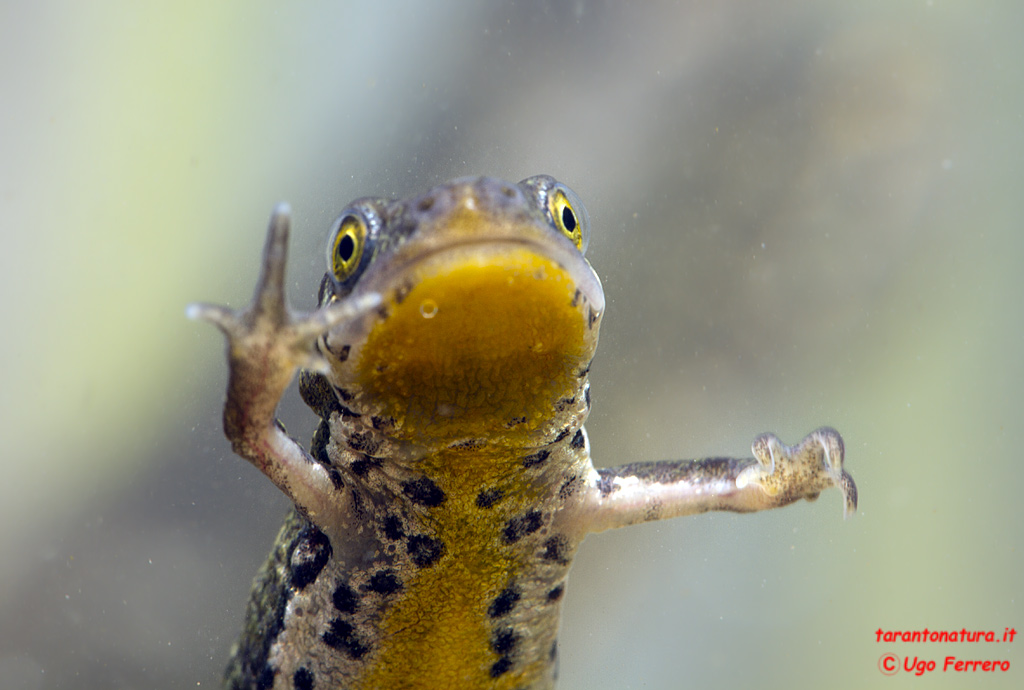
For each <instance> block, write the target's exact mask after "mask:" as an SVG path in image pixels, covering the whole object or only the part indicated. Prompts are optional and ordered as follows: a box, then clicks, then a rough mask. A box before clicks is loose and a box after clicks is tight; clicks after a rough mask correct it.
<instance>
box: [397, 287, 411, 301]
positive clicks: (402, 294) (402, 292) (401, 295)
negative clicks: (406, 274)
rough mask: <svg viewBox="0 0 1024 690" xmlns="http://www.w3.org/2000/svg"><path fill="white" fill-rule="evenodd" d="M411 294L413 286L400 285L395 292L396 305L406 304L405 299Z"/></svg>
mask: <svg viewBox="0 0 1024 690" xmlns="http://www.w3.org/2000/svg"><path fill="white" fill-rule="evenodd" d="M410 292H412V285H410V284H408V283H406V284H404V285H399V286H398V288H397V289H396V290H395V304H401V303H402V302H404V301H405V298H406V297H408V296H409V293H410Z"/></svg>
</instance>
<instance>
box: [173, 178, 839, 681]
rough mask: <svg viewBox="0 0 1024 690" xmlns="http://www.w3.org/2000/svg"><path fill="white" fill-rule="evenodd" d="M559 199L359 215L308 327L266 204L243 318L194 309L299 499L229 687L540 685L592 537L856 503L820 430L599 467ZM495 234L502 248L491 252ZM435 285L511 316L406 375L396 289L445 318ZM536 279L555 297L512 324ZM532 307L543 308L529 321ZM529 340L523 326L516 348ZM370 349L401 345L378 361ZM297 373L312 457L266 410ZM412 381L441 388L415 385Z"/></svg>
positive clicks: (453, 195) (592, 294)
mask: <svg viewBox="0 0 1024 690" xmlns="http://www.w3.org/2000/svg"><path fill="white" fill-rule="evenodd" d="M557 189H559V187H558V186H557V183H555V182H554V181H553V180H551V179H550V178H546V177H538V178H531V179H530V180H526V181H524V182H523V183H520V185H509V184H507V183H504V182H501V181H498V180H493V179H490V178H474V179H464V180H457V181H453V182H451V183H448V184H446V185H442V186H440V187H437V188H435V189H433V190H431V191H429V192H428V193H427V194H425V195H423V196H421V197H417V198H415V199H411V200H409V201H398V202H394V201H386V200H360V201H357V202H354V204H353V205H352V206H350V211H349V212H350V213H356V214H358V216H359V218H361V219H363V220H365V222H366V225H365V227H366V228H367V237H368V238H369V239H368V243H367V252H369V254H368V255H366V256H364V257H362V258H361V259H360V260H361V261H362V264H361V265H360V268H359V270H358V271H357V272H356V273H355V274H354V275H352V276H348V275H346V276H343V279H339V278H338V276H336V275H332V274H329V275H328V276H327V277H325V280H324V283H323V285H322V288H321V294H320V303H321V308H320V309H319V310H318V311H317V312H314V313H313V314H310V315H295V314H292V313H291V312H290V311H289V309H288V308H287V306H286V303H285V299H284V289H283V285H284V263H285V249H286V244H287V234H288V214H287V210H286V209H284V208H279V209H278V210H277V211H276V212H275V215H274V217H273V218H272V220H271V224H270V230H269V232H268V239H267V245H266V249H265V252H264V261H263V272H262V274H261V278H260V281H259V284H258V286H257V291H256V296H255V298H254V302H253V305H251V306H250V307H249V308H248V309H246V310H243V311H240V312H235V311H232V310H228V309H225V308H221V307H213V306H208V305H201V306H196V307H194V308H193V311H192V314H193V315H194V316H198V317H202V318H205V319H208V320H210V321H213V322H214V323H216V324H217V325H218V326H219V327H221V328H222V330H224V331H225V333H227V335H228V338H229V361H230V365H231V377H230V381H229V386H228V400H227V404H226V406H225V430H226V433H227V435H228V437H229V439H231V441H232V444H233V447H234V449H235V450H236V452H238V453H239V454H240V455H241V456H242V457H244V458H246V459H248V460H249V461H250V462H253V463H254V464H255V465H256V466H257V467H259V468H260V469H261V470H263V471H264V472H265V473H266V474H267V475H268V477H270V478H271V480H273V481H274V482H275V483H276V484H277V485H278V486H279V487H280V488H281V489H282V490H283V491H285V493H286V494H288V495H289V496H290V497H291V498H292V500H293V501H294V502H295V505H296V509H295V511H294V513H293V514H292V515H290V516H289V518H288V519H287V520H286V522H285V525H284V527H283V528H282V530H281V533H280V535H279V537H278V540H277V543H276V545H275V547H274V549H273V551H272V553H271V555H270V558H269V560H268V562H267V563H266V565H265V566H264V567H263V569H262V570H261V571H260V573H259V574H258V575H257V578H256V582H255V584H254V587H253V594H252V598H251V601H250V604H249V607H248V611H247V615H246V621H247V622H246V626H245V629H244V630H243V633H242V636H241V638H240V640H239V642H238V644H237V646H236V648H235V650H234V652H233V655H232V659H231V663H230V665H229V667H228V671H227V675H226V687H228V688H234V689H238V690H241V689H243V688H244V689H252V688H277V689H282V688H294V689H296V690H310V689H312V688H318V689H323V688H353V689H354V688H389V689H391V688H508V689H510V690H511V689H514V688H523V689H525V688H531V689H541V688H552V687H553V686H554V682H555V676H556V669H557V664H556V647H557V643H556V639H557V632H558V623H559V609H560V605H561V600H562V598H563V594H564V592H565V586H566V579H567V576H568V572H569V568H570V565H571V563H572V559H573V556H574V554H575V553H576V550H577V548H578V547H579V544H580V542H581V541H582V540H583V538H584V537H585V536H586V535H587V534H588V533H590V532H595V531H601V530H604V529H609V528H613V527H619V526H623V525H628V524H633V523H636V522H642V521H646V520H654V519H662V518H668V517H673V516H676V515H683V514H692V513H698V512H703V511H706V510H732V511H740V512H746V511H754V510H761V509H766V508H773V507H777V506H782V505H786V504H788V503H792V502H793V501H796V500H799V499H800V498H807V499H813V498H815V497H817V495H818V493H820V492H821V491H822V490H823V489H825V488H828V487H830V486H838V487H839V488H840V489H841V490H842V491H843V493H844V496H845V508H846V512H847V514H849V513H852V512H853V511H854V510H855V509H856V500H857V494H856V487H855V485H854V484H853V480H852V479H851V478H850V476H849V474H847V473H846V472H845V471H844V470H843V469H842V462H843V445H842V439H841V438H840V436H839V435H838V434H837V433H836V432H835V431H833V430H831V429H820V430H818V431H816V432H814V433H812V434H811V435H809V436H808V437H807V438H805V439H804V441H802V442H801V443H800V444H798V445H797V446H794V447H787V446H784V445H783V444H781V443H780V442H779V441H778V439H776V438H775V437H774V436H771V435H765V436H762V437H759V438H758V439H757V440H756V441H755V443H754V455H755V457H754V458H752V459H746V460H735V459H724V458H719V459H706V460H699V461H692V462H667V463H646V464H645V463H639V464H631V465H625V466H623V467H619V468H613V469H602V470H595V469H594V467H593V465H592V463H591V460H590V448H589V444H588V441H587V437H586V433H585V431H584V430H583V423H584V421H585V420H586V417H587V414H588V412H589V409H590V385H589V382H588V377H587V374H588V371H589V364H590V360H591V359H592V357H593V355H594V350H595V348H596V345H597V332H598V329H599V327H600V320H601V317H602V316H603V311H604V298H603V293H601V291H600V283H599V281H597V278H596V276H595V275H594V274H593V272H592V269H591V268H590V266H589V264H588V263H587V262H586V260H585V259H583V257H582V254H581V253H580V252H579V251H578V250H577V246H579V239H578V233H577V240H576V242H577V246H573V244H572V242H570V241H569V240H571V239H572V238H571V237H570V238H569V239H567V238H566V235H567V234H568V233H567V232H566V231H567V230H571V229H572V227H574V226H575V223H576V221H575V219H572V222H570V224H569V227H568V228H566V227H565V226H564V225H563V224H562V221H561V220H560V218H559V213H560V212H561V211H559V210H557V209H556V210H555V211H554V212H553V211H552V209H553V208H555V207H554V206H552V203H551V200H552V194H554V193H555V192H556V191H557ZM581 212H582V209H578V211H577V213H581ZM344 215H345V214H343V216H344ZM579 217H580V220H581V222H582V221H583V220H584V217H583V216H579ZM336 227H337V226H336ZM559 230H561V231H562V232H561V233H560V232H559ZM492 236H495V237H501V238H504V239H503V240H502V241H503V242H504V244H503V245H502V246H501V247H500V248H499V249H498V250H495V249H494V248H493V247H491V246H490V245H489V243H490V240H489V239H488V238H490V237H492ZM524 246H526V247H528V249H526V250H523V249H522V247H524ZM584 246H585V245H584ZM466 247H471V249H470V250H466ZM371 250H372V251H371ZM467 251H469V253H468V254H466V252H467ZM520 254H521V256H520ZM421 257H431V258H430V259H429V260H428V261H423V260H421ZM438 257H440V258H438ZM538 257H540V258H538ZM492 261H493V262H496V263H501V262H507V263H506V265H505V267H504V268H503V269H502V270H503V271H505V273H500V272H499V274H497V275H501V276H505V275H506V274H507V275H510V276H511V275H513V274H514V275H516V276H519V277H516V278H515V279H513V278H511V277H510V278H508V283H509V285H510V286H511V287H510V288H509V289H510V290H515V289H519V288H520V287H521V288H522V289H523V290H524V292H521V293H515V294H516V297H515V299H511V298H509V297H508V296H507V295H504V294H502V293H501V290H502V289H503V286H504V282H503V281H504V280H505V279H504V277H502V278H501V280H498V281H492V278H493V276H494V275H496V274H495V273H494V272H493V271H492V270H491V268H490V267H489V265H488V264H489V262H492ZM431 262H432V263H431ZM428 264H429V267H427V268H424V266H427V265H428ZM396 266H397V267H398V268H395V267H396ZM438 266H440V267H438ZM467 267H468V268H467ZM524 267H528V268H524ZM460 270H461V271H463V273H458V271H460ZM449 275H452V276H455V275H457V276H458V279H459V280H461V281H465V280H466V279H467V278H466V277H465V276H467V275H468V276H469V279H470V280H475V279H477V278H479V279H480V281H481V282H480V285H481V286H482V287H474V288H472V289H471V290H470V291H469V294H470V297H466V295H463V294H462V293H458V292H456V293H453V294H455V295H457V296H458V300H462V301H465V300H467V299H477V298H479V299H481V300H493V304H489V305H487V309H485V310H484V311H483V312H480V314H484V315H486V314H487V313H489V312H492V311H493V312H504V310H506V309H508V310H510V312H509V314H511V315H509V314H505V316H506V317H507V318H514V319H517V322H516V323H517V324H519V325H517V326H516V328H513V329H512V330H509V331H507V332H502V333H500V334H499V335H496V336H495V337H494V338H493V339H488V338H489V337H490V336H488V335H487V332H489V330H488V329H492V330H493V329H500V328H502V327H504V322H503V321H500V320H497V319H496V320H494V321H490V320H487V319H486V318H483V317H481V316H480V315H479V314H477V315H475V316H474V317H473V319H470V320H469V321H467V322H466V323H469V324H471V325H473V326H475V325H477V324H479V325H480V328H481V329H483V331H485V333H484V334H483V335H480V336H479V338H480V340H479V341H478V340H474V338H476V337H477V336H476V334H473V333H469V332H468V331H467V330H466V329H465V326H464V324H463V323H460V325H459V328H460V329H462V331H454V333H455V334H456V335H458V337H453V336H452V332H445V334H444V336H443V338H445V340H442V341H441V342H440V345H441V347H440V349H439V350H436V352H440V353H441V356H442V357H443V358H447V357H448V356H449V354H451V356H454V357H457V358H458V357H462V358H461V359H458V360H457V362H456V363H455V364H454V365H452V364H450V363H449V364H447V365H446V364H443V363H438V364H437V367H438V371H437V372H435V371H433V368H432V365H431V364H430V363H429V362H428V363H426V364H423V363H417V362H414V363H413V364H412V365H410V366H408V367H406V368H405V369H403V368H402V367H401V366H400V365H399V364H398V363H400V362H401V361H404V360H405V359H406V358H407V356H411V355H415V354H417V353H420V352H422V351H425V350H426V349H428V348H429V345H428V344H425V340H426V338H427V337H428V336H425V335H424V333H426V334H429V333H432V331H420V330H416V331H415V333H416V337H415V338H413V337H410V338H408V339H407V340H408V343H406V342H405V341H403V340H402V337H401V336H402V335H403V334H404V333H405V331H404V330H402V329H403V328H404V326H402V324H404V323H405V322H404V321H403V319H408V323H409V324H411V326H410V328H414V329H421V328H425V327H426V326H433V325H434V324H433V323H431V324H423V323H421V322H420V321H418V320H417V316H416V312H415V311H412V310H413V309H414V307H415V305H413V306H410V305H409V302H408V301H407V300H422V302H420V306H419V309H420V314H421V316H422V319H432V318H434V314H433V309H434V307H436V306H437V303H435V301H434V299H433V297H435V296H436V297H438V303H439V304H440V305H441V306H440V310H441V313H442V314H448V313H450V312H451V311H452V310H453V308H454V306H455V305H457V303H458V302H457V300H456V298H455V297H450V296H449V297H447V298H446V299H447V300H448V301H445V299H442V298H441V296H442V295H446V294H447V293H445V290H446V289H448V287H449V286H448V284H447V283H445V282H444V281H446V280H448V278H447V276H449ZM488 281H491V282H488ZM515 281H518V282H517V283H516V284H515V285H513V282H515ZM422 285H429V286H431V288H430V289H431V290H433V291H432V292H429V293H424V294H427V297H423V296H422V295H420V294H418V293H417V292H416V291H417V290H418V289H419V288H420V286H422ZM492 285H498V286H499V287H498V289H493V290H492ZM552 286H554V287H552ZM452 289H453V290H458V289H459V286H457V285H456V286H452ZM535 290H536V291H537V292H538V295H539V294H540V293H541V292H544V291H547V293H549V294H550V296H543V297H538V302H537V306H530V307H529V308H528V309H524V310H523V312H522V313H518V312H515V309H516V308H517V307H518V305H519V304H520V303H521V302H522V300H523V299H524V297H523V295H530V294H532V293H533V291H535ZM547 293H546V294H547ZM560 295H564V297H561V296H560ZM563 299H564V302H563V301H562V300H563ZM424 305H427V306H426V307H424ZM545 310H547V311H545ZM534 313H543V314H544V315H545V317H544V318H543V319H541V320H540V325H539V326H538V325H536V324H532V322H530V317H531V315H532V314H534ZM474 314H476V313H474ZM545 328H549V329H550V330H552V331H557V333H555V332H552V333H548V332H547V331H545ZM530 329H533V330H534V331H537V333H540V334H541V335H537V334H533V335H529V336H528V337H527V336H523V337H524V338H525V339H524V340H523V341H522V343H523V344H525V347H524V348H521V349H516V348H517V347H518V346H519V344H520V343H519V342H518V340H517V338H519V337H520V335H521V332H522V331H525V330H530ZM538 329H539V330H538ZM470 330H471V329H470ZM381 333H384V334H386V337H385V336H382V335H381ZM394 333H397V334H398V336H399V337H393V336H394ZM559 333H561V334H564V333H571V334H573V336H572V338H571V339H569V340H562V341H559V340H558V339H557V338H556V337H555V336H556V335H558V334H559ZM463 336H465V339H463ZM531 338H532V339H531ZM535 341H536V342H535ZM367 342H373V343H375V344H376V347H378V348H391V347H395V348H396V349H394V350H387V351H386V352H385V354H386V357H384V358H383V359H374V357H376V356H377V355H379V354H380V353H379V352H372V351H370V350H369V349H368V348H364V347H363V346H364V345H365V344H366V343H367ZM396 342H397V343H399V345H393V343H396ZM556 342H558V343H561V344H560V345H557V346H556V345H553V344H552V343H556ZM403 343H404V344H403ZM410 343H411V344H410ZM506 343H508V353H506V352H505V349H504V348H505V344H506ZM410 348H411V349H410ZM552 349H554V350H556V351H555V352H552V351H551V350H552ZM431 352H434V351H433V350H431ZM467 353H468V354H467ZM506 354H508V355H509V356H508V357H506V356H505V355H506ZM545 357H547V358H548V359H543V358H545ZM517 358H519V359H517ZM531 358H538V359H537V362H540V363H539V364H537V363H536V362H534V360H533V359H531ZM541 360H543V361H541ZM392 362H395V363H396V366H394V367H392V366H391V363H392ZM550 362H555V363H556V364H555V365H554V368H550V366H551V365H550ZM369 363H372V366H371V365H370V364H369ZM535 365H536V366H538V367H541V366H542V367H547V368H542V369H534V368H532V367H534V366H535ZM300 367H306V368H307V370H305V371H303V372H302V375H301V378H300V390H301V393H302V396H303V399H304V400H305V401H306V402H307V404H309V406H310V407H311V408H312V409H313V410H314V411H315V412H316V413H317V415H318V416H319V417H320V419H321V422H320V425H319V428H318V429H317V431H316V433H315V434H314V438H313V442H312V444H311V448H310V451H309V452H306V451H304V450H303V449H302V448H301V447H300V446H299V445H298V444H297V443H296V442H294V441H293V440H291V439H290V438H289V437H287V435H286V434H285V433H284V432H283V429H281V427H280V425H279V424H277V423H276V420H275V418H274V410H275V408H276V406H277V402H278V400H279V399H280V396H281V394H282V393H283V391H284V389H285V388H286V387H287V385H288V382H289V381H290V380H291V378H292V377H293V376H294V374H295V372H296V371H297V370H298V369H299V368H300ZM424 367H427V368H428V369H430V371H426V372H425V371H423V369H424ZM446 367H447V368H446ZM538 371H542V372H544V373H543V375H542V376H540V375H538V374H536V373H534V374H531V373H530V372H538ZM467 372H468V373H467ZM425 375H426V376H429V377H433V378H429V379H428V380H430V381H432V382H436V388H437V390H430V391H422V390H420V388H422V384H421V383H420V382H421V381H422V380H423V379H422V378H421V377H422V376H425ZM518 376H522V377H525V378H529V379H530V380H529V381H519V380H518V379H517V377H518ZM538 376H539V378H538ZM410 382H412V383H410ZM433 385H435V384H432V386H433ZM463 388H465V389H466V390H467V391H468V392H466V394H465V396H463V395H462V389H463ZM492 405H493V408H492V407H491V406H492ZM519 410H521V411H522V414H520V413H519V412H518V411H519ZM538 411H539V412H538Z"/></svg>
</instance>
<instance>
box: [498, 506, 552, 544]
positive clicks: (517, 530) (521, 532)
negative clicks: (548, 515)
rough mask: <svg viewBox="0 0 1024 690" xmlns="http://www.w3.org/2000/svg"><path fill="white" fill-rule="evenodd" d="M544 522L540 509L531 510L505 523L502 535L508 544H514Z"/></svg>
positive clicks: (537, 528)
mask: <svg viewBox="0 0 1024 690" xmlns="http://www.w3.org/2000/svg"><path fill="white" fill-rule="evenodd" d="M543 524H544V517H543V516H542V515H541V513H540V511H539V510H531V511H530V512H528V513H526V514H524V515H520V516H519V517H514V518H512V519H511V520H509V521H508V522H507V523H505V530H504V531H503V532H502V536H503V537H504V538H505V542H506V543H508V544H514V543H516V542H517V541H519V540H520V539H522V538H523V537H525V536H526V535H527V534H533V533H534V532H536V531H537V530H539V529H540V528H541V527H542V526H543Z"/></svg>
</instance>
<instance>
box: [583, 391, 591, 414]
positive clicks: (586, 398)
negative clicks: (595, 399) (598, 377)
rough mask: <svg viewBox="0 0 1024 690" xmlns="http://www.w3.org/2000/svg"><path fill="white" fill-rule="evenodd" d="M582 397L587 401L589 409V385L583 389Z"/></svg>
mask: <svg viewBox="0 0 1024 690" xmlns="http://www.w3.org/2000/svg"><path fill="white" fill-rule="evenodd" d="M583 399H584V400H586V401H587V409H588V410H589V409H590V386H587V387H586V388H584V389H583Z"/></svg>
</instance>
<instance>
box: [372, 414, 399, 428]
mask: <svg viewBox="0 0 1024 690" xmlns="http://www.w3.org/2000/svg"><path fill="white" fill-rule="evenodd" d="M370 422H371V423H372V424H373V428H374V429H376V430H377V431H381V430H382V429H390V428H392V427H393V426H395V420H394V419H393V418H391V417H370Z"/></svg>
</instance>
